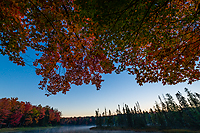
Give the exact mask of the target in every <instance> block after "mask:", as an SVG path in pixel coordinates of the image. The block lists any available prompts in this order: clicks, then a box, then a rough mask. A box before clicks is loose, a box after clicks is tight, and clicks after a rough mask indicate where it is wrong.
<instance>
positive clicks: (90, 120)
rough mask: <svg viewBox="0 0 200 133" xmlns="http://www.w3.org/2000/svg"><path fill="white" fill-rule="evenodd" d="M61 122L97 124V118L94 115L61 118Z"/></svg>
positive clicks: (65, 123) (68, 123)
mask: <svg viewBox="0 0 200 133" xmlns="http://www.w3.org/2000/svg"><path fill="white" fill-rule="evenodd" d="M60 124H61V125H95V124H96V118H95V117H94V116H87V117H70V118H61V120H60Z"/></svg>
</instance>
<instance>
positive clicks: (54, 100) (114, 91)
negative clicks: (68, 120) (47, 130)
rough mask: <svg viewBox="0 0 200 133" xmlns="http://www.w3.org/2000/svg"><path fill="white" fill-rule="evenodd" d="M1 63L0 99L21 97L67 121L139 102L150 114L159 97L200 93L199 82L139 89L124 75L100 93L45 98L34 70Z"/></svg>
mask: <svg viewBox="0 0 200 133" xmlns="http://www.w3.org/2000/svg"><path fill="white" fill-rule="evenodd" d="M0 61H1V65H0V92H1V93H0V98H4V97H7V98H10V97H18V98H19V101H28V102H30V103H31V104H33V105H38V104H41V105H42V106H46V105H49V106H51V107H54V108H57V109H58V110H59V111H61V112H62V116H66V117H71V116H72V117H73V116H91V115H95V110H96V109H97V108H99V109H100V112H102V111H104V109H105V107H106V109H107V110H109V109H110V110H111V112H115V111H116V109H117V107H118V104H119V105H121V107H122V106H123V104H128V105H129V107H133V106H134V105H135V103H136V102H137V101H138V102H139V103H140V107H141V109H142V110H149V108H152V107H153V106H154V105H155V101H158V95H162V94H166V93H170V94H171V95H172V96H173V97H174V99H176V98H175V93H177V91H180V92H181V93H182V94H183V95H184V96H185V93H184V88H185V87H186V88H188V89H189V90H191V91H192V92H198V93H200V90H199V89H200V82H199V81H198V82H195V83H193V84H192V85H188V84H187V83H180V84H178V85H173V86H172V85H171V86H170V85H165V86H163V85H162V84H161V83H154V84H153V83H151V84H148V83H147V84H144V85H143V86H139V85H138V84H137V83H136V81H135V76H133V75H128V74H127V73H126V72H124V73H121V74H115V73H113V74H108V75H103V79H104V80H105V81H104V82H103V83H102V88H101V90H99V91H97V90H96V87H95V86H93V85H82V86H75V85H73V86H72V88H71V90H70V91H69V92H67V94H62V93H58V94H57V95H51V96H49V97H46V96H45V90H40V89H38V83H39V81H40V80H41V79H42V77H41V76H38V75H36V74H35V69H34V68H32V67H30V66H25V67H22V66H17V65H16V64H14V63H12V62H11V61H9V59H8V57H7V56H2V55H0ZM30 64H31V63H30Z"/></svg>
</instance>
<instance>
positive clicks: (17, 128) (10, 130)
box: [0, 126, 54, 132]
mask: <svg viewBox="0 0 200 133" xmlns="http://www.w3.org/2000/svg"><path fill="white" fill-rule="evenodd" d="M47 128H54V127H51V126H48V127H16V128H1V129H0V132H18V131H30V130H42V129H47Z"/></svg>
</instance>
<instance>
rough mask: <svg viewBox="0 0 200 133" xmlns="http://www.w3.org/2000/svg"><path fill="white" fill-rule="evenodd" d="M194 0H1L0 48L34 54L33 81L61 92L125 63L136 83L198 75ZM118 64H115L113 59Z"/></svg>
mask: <svg viewBox="0 0 200 133" xmlns="http://www.w3.org/2000/svg"><path fill="white" fill-rule="evenodd" d="M199 5H200V4H199V2H198V1H197V0H196V1H195V0H131V1H129V0H118V1H114V0H48V1H47V0H3V1H2V2H1V3H0V8H1V11H0V23H1V24H0V53H1V54H3V55H8V56H9V59H10V60H11V61H13V62H14V63H17V64H18V65H22V66H24V65H25V61H24V59H23V58H22V56H21V55H22V54H23V53H25V52H26V51H27V48H32V49H33V50H35V51H36V53H37V52H38V53H37V55H38V54H39V56H38V59H36V60H35V61H34V62H33V65H34V66H35V67H36V74H37V75H41V76H42V77H43V80H42V81H40V83H39V85H40V89H46V90H47V92H48V94H47V95H50V94H56V93H57V92H59V91H62V93H66V91H68V90H69V89H70V88H71V85H72V84H75V85H82V84H83V83H85V84H89V83H91V84H94V85H96V87H97V89H100V87H101V82H102V81H103V79H102V76H101V74H107V73H112V72H113V71H115V72H116V73H120V72H122V71H128V73H129V74H133V75H136V80H137V82H138V83H139V85H142V84H143V83H146V82H150V83H152V82H158V81H161V82H162V83H163V84H164V85H165V84H170V85H171V84H177V83H179V82H188V83H192V82H194V81H197V80H199V78H200V70H199V67H200V62H199V56H200V52H199V51H200V26H199V24H200V21H199V20H200V9H199V8H200V6H199ZM118 64H119V65H118Z"/></svg>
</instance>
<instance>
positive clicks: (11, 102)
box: [0, 98, 61, 128]
mask: <svg viewBox="0 0 200 133" xmlns="http://www.w3.org/2000/svg"><path fill="white" fill-rule="evenodd" d="M60 115H61V112H59V111H58V110H57V109H53V108H51V107H49V106H45V107H42V106H41V105H38V106H33V105H31V104H30V103H29V102H23V101H18V98H2V99H0V128H2V127H21V126H23V127H24V126H48V125H58V124H60Z"/></svg>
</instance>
